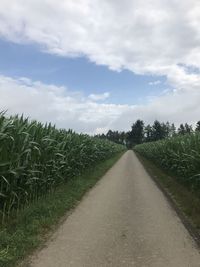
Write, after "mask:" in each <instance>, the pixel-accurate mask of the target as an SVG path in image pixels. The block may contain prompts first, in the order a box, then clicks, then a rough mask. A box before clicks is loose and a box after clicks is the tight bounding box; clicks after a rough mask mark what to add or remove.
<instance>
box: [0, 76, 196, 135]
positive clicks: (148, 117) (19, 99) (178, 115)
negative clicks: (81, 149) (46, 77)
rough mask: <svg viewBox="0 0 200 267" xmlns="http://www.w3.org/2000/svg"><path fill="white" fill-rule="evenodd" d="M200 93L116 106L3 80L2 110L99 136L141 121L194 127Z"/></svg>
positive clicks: (62, 90) (43, 86) (50, 87)
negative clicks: (188, 124) (137, 120)
mask: <svg viewBox="0 0 200 267" xmlns="http://www.w3.org/2000/svg"><path fill="white" fill-rule="evenodd" d="M199 103H200V90H196V89H195V88H193V89H190V90H187V89H185V90H183V89H182V90H181V89H180V90H174V91H168V92H166V93H165V94H164V95H162V96H159V97H154V98H152V99H151V100H149V102H148V103H147V104H146V105H134V106H133V105H117V104H105V103H101V102H100V103H99V102H98V100H97V101H96V100H94V99H91V98H89V97H85V96H83V95H82V94H81V93H80V92H77V93H74V92H71V91H70V90H68V89H67V88H65V87H57V86H55V85H47V84H43V83H41V82H33V81H31V80H30V79H27V78H20V79H13V78H10V77H5V76H0V110H8V111H7V113H8V114H22V113H23V114H24V115H25V116H29V117H30V118H31V119H37V120H39V121H42V122H52V123H55V124H56V125H57V127H61V128H72V129H74V130H76V131H78V132H87V133H99V132H106V131H107V130H108V129H115V130H125V131H126V130H129V129H130V126H131V124H132V123H133V122H134V121H135V120H136V119H138V118H141V119H143V120H144V121H145V122H146V123H152V122H153V121H154V120H155V119H158V120H161V121H167V120H170V121H171V122H175V123H176V124H177V125H178V124H180V123H181V122H189V123H192V124H195V123H196V121H198V120H200V105H199Z"/></svg>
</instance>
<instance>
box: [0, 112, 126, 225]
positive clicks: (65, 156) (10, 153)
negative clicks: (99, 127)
mask: <svg viewBox="0 0 200 267" xmlns="http://www.w3.org/2000/svg"><path fill="white" fill-rule="evenodd" d="M123 149H124V147H123V146H120V145H116V144H114V143H112V142H109V141H108V140H100V139H98V138H94V137H90V136H88V135H85V134H76V133H74V132H72V131H71V130H68V131H66V130H58V129H56V128H55V126H52V125H51V124H48V125H47V124H46V125H43V124H41V123H39V122H37V121H32V122H29V121H28V119H25V118H23V116H21V117H18V116H15V117H10V118H6V117H5V116H4V114H2V113H1V114H0V217H1V218H2V222H4V221H5V219H6V218H9V216H10V214H11V212H12V213H13V212H18V211H19V209H21V208H23V207H24V206H26V205H27V204H28V203H30V202H33V201H36V200H37V199H38V197H39V196H41V195H46V194H48V193H51V192H52V191H53V190H54V189H55V187H56V186H58V185H60V184H62V183H64V182H66V181H68V180H69V179H72V178H73V177H75V176H78V175H80V174H82V173H83V171H84V170H86V169H87V168H89V167H90V166H94V165H95V164H97V163H98V162H101V161H103V160H105V159H108V158H110V157H111V156H113V155H114V154H116V153H118V152H119V151H122V150H123Z"/></svg>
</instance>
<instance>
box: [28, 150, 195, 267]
mask: <svg viewBox="0 0 200 267" xmlns="http://www.w3.org/2000/svg"><path fill="white" fill-rule="evenodd" d="M30 266H31V267H68V266H69V267H107V266H108V267H109V266H113V267H123V266H124V267H129V266H136V267H143V266H148V267H186V266H187V267H188V266H191V267H197V266H198V267H200V254H199V250H198V248H197V247H196V244H195V243H194V241H193V239H192V238H191V237H190V235H189V233H188V232H187V230H186V229H185V227H184V226H183V224H182V222H181V221H180V219H179V217H178V216H177V215H176V212H175V211H174V210H173V209H172V208H171V206H170V205H169V203H168V201H167V200H166V198H165V197H164V195H163V193H162V192H161V191H160V190H159V189H158V188H157V186H156V185H155V183H154V182H153V181H152V179H151V178H150V177H149V175H148V174H147V173H146V171H145V170H144V168H143V166H142V165H141V163H140V162H139V160H138V159H137V157H136V155H135V154H134V153H133V152H132V151H128V152H126V153H125V154H124V155H123V156H122V158H121V159H120V160H119V161H118V162H117V164H115V166H113V168H111V169H110V170H109V172H108V173H107V174H106V175H105V176H104V177H103V178H102V179H101V180H100V181H99V182H98V183H97V185H96V186H95V187H94V188H93V189H92V190H91V191H90V192H89V193H88V194H86V196H85V197H84V198H83V200H82V201H81V202H80V204H79V205H78V206H77V208H76V209H75V210H74V212H73V213H72V214H71V215H70V216H69V217H68V218H67V220H66V221H65V222H64V223H63V224H62V225H61V226H60V227H59V229H58V230H57V231H56V232H55V233H54V235H53V236H52V238H51V240H49V241H48V242H47V244H46V247H45V248H43V249H42V250H41V251H40V252H38V253H37V255H35V256H33V258H32V259H31V264H30Z"/></svg>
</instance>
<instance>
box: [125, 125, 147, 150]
mask: <svg viewBox="0 0 200 267" xmlns="http://www.w3.org/2000/svg"><path fill="white" fill-rule="evenodd" d="M131 128H132V129H131V131H130V132H129V133H128V142H129V144H130V145H131V146H134V145H136V144H141V143H142V142H143V139H144V122H143V121H142V120H137V121H136V122H135V123H133V125H132V127H131Z"/></svg>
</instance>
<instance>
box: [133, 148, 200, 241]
mask: <svg viewBox="0 0 200 267" xmlns="http://www.w3.org/2000/svg"><path fill="white" fill-rule="evenodd" d="M136 154H137V156H138V158H139V160H140V161H141V163H142V164H143V166H144V167H145V169H146V171H147V172H148V173H149V175H150V176H151V177H152V178H153V179H154V181H155V182H156V184H157V185H158V187H159V188H160V189H161V190H162V191H163V193H164V194H165V196H166V197H167V198H168V200H169V201H170V203H171V205H172V206H173V207H174V208H175V210H176V212H177V213H178V215H179V217H180V218H181V220H182V222H183V223H184V225H185V227H186V228H187V229H188V231H189V232H190V234H191V235H192V236H193V238H194V239H195V241H196V242H197V244H198V245H199V246H200V198H199V196H198V195H197V194H196V193H195V192H191V191H189V190H188V189H187V188H186V187H185V186H184V185H181V184H180V183H179V182H177V180H176V177H172V176H170V175H168V174H167V173H165V172H164V171H163V170H162V169H160V168H159V167H157V166H156V165H155V164H154V163H152V162H151V161H149V160H148V159H146V158H144V157H143V156H141V155H139V154H138V153H136Z"/></svg>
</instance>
